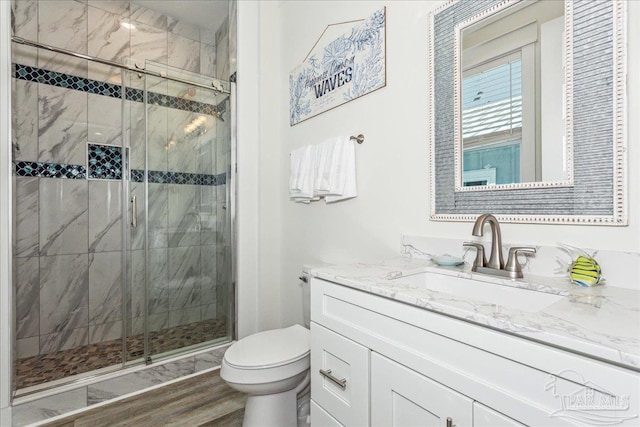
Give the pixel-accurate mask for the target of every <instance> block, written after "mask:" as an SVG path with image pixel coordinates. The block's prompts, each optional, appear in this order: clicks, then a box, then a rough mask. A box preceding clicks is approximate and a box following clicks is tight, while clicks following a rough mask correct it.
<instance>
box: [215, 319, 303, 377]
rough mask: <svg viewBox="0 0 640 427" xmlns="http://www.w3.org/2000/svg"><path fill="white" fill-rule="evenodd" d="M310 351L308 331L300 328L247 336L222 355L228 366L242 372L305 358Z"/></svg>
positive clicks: (296, 326) (295, 327)
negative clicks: (240, 369) (241, 369)
mask: <svg viewBox="0 0 640 427" xmlns="http://www.w3.org/2000/svg"><path fill="white" fill-rule="evenodd" d="M309 350H310V338H309V330H308V329H307V328H305V327H302V326H300V325H293V326H290V327H288V328H283V329H273V330H270V331H264V332H259V333H257V334H253V335H249V336H248V337H246V338H243V339H241V340H240V341H238V342H236V343H235V344H233V345H232V346H231V347H229V349H228V350H227V351H226V352H225V354H224V359H225V361H226V362H227V363H228V364H229V365H233V366H236V367H239V368H244V369H259V368H265V367H276V366H281V365H286V364H288V363H291V362H294V361H296V360H299V359H301V358H303V357H306V356H307V355H308V354H309Z"/></svg>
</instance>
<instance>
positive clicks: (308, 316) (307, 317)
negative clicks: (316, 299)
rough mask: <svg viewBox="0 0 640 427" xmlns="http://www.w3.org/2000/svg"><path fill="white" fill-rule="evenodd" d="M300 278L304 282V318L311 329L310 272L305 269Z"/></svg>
mask: <svg viewBox="0 0 640 427" xmlns="http://www.w3.org/2000/svg"><path fill="white" fill-rule="evenodd" d="M300 279H301V283H302V318H303V320H304V326H305V327H306V328H307V329H309V328H310V327H311V285H310V284H311V277H309V273H307V272H306V271H303V272H302V276H301V277H300Z"/></svg>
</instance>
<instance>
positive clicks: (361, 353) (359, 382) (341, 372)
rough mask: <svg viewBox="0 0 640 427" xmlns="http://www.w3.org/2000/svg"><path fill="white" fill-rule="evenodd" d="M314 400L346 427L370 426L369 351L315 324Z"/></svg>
mask: <svg viewBox="0 0 640 427" xmlns="http://www.w3.org/2000/svg"><path fill="white" fill-rule="evenodd" d="M343 381H344V386H341V385H339V383H340V382H343ZM311 399H312V400H313V401H314V402H316V403H317V404H318V405H320V406H321V407H322V408H323V409H324V410H326V411H327V412H328V413H329V414H330V415H331V416H332V417H334V418H335V419H336V420H338V421H339V422H340V423H342V424H344V425H345V426H348V427H350V426H366V425H368V424H369V349H368V348H366V347H363V346H361V345H360V344H357V343H355V342H353V341H351V340H350V339H348V338H345V337H343V336H342V335H340V334H337V333H335V332H333V331H330V330H329V329H326V328H324V327H322V326H320V325H318V324H317V323H314V322H311Z"/></svg>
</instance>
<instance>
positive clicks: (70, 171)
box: [13, 146, 227, 186]
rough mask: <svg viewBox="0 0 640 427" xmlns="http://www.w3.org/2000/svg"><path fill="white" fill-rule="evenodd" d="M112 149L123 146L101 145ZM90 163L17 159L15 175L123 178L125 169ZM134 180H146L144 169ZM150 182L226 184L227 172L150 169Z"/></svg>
mask: <svg viewBox="0 0 640 427" xmlns="http://www.w3.org/2000/svg"><path fill="white" fill-rule="evenodd" d="M101 147H109V148H118V149H119V148H120V147H111V146H101ZM99 163H100V162H97V163H96V165H91V158H90V164H89V173H87V171H86V170H85V167H84V166H82V165H65V164H60V163H42V162H25V161H21V160H19V161H14V162H13V165H14V170H15V175H17V176H25V177H33V178H66V179H111V180H120V179H121V178H122V175H121V171H122V169H121V168H120V169H116V170H114V169H113V168H108V167H107V166H105V165H104V164H103V165H102V166H100V165H99ZM131 181H132V182H144V171H143V170H141V169H133V170H131ZM149 182H150V183H153V184H178V185H206V186H217V185H225V184H226V183H227V174H226V173H220V174H217V175H207V174H202V173H185V172H165V171H149Z"/></svg>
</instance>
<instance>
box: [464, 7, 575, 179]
mask: <svg viewBox="0 0 640 427" xmlns="http://www.w3.org/2000/svg"><path fill="white" fill-rule="evenodd" d="M476 18H477V19H478V20H477V21H475V20H470V21H468V22H466V23H465V25H466V26H464V27H461V28H460V35H459V37H458V39H457V40H458V42H459V43H458V44H457V46H456V49H457V51H458V55H459V57H460V65H459V70H460V71H459V73H458V79H459V83H458V84H459V87H460V88H461V90H462V93H461V99H460V102H459V103H458V104H456V108H457V109H458V111H456V118H457V123H456V126H460V127H461V130H460V132H459V139H458V140H456V141H455V143H456V144H459V145H460V146H461V148H460V153H461V154H462V155H461V158H458V159H456V160H457V162H456V171H457V173H458V174H459V178H461V183H458V185H457V187H460V186H462V187H475V186H486V185H505V184H519V183H522V182H540V181H544V182H552V181H558V182H565V183H567V184H569V182H568V181H569V179H568V174H567V172H568V169H569V166H568V165H567V155H566V152H567V141H566V135H565V124H566V122H565V114H564V111H565V108H564V101H563V100H564V96H563V94H564V91H565V87H566V85H565V70H564V64H565V56H566V49H564V47H565V43H564V27H565V25H564V20H565V15H564V4H563V2H560V1H557V0H552V1H548V0H540V1H534V2H524V1H523V2H520V3H516V4H514V5H513V6H511V7H507V8H505V9H503V10H501V11H500V12H497V13H494V14H491V15H489V16H487V17H484V18H482V19H480V18H479V17H476Z"/></svg>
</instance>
